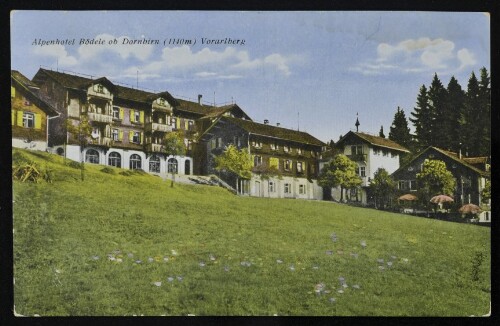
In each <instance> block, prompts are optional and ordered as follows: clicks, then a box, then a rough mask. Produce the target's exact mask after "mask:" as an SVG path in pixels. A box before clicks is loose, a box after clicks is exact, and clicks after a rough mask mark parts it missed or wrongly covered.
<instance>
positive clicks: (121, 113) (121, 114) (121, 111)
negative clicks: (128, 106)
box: [119, 108, 123, 120]
mask: <svg viewBox="0 0 500 326" xmlns="http://www.w3.org/2000/svg"><path fill="white" fill-rule="evenodd" d="M119 118H120V119H121V120H123V108H120V116H119Z"/></svg>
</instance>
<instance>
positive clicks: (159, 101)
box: [158, 97, 166, 106]
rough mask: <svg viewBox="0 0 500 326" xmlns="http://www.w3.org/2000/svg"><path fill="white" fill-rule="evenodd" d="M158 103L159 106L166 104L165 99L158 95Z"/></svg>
mask: <svg viewBox="0 0 500 326" xmlns="http://www.w3.org/2000/svg"><path fill="white" fill-rule="evenodd" d="M158 104H160V105H161V106H166V105H165V99H164V98H163V97H160V98H159V99H158Z"/></svg>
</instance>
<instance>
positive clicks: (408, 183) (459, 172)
mask: <svg viewBox="0 0 500 326" xmlns="http://www.w3.org/2000/svg"><path fill="white" fill-rule="evenodd" d="M426 159H429V160H440V161H443V162H444V163H445V164H446V168H447V169H448V170H449V171H450V172H451V173H452V174H453V176H454V177H455V179H456V181H457V182H456V189H455V193H454V200H455V203H461V204H468V203H473V204H476V205H481V204H482V198H481V191H482V190H483V188H484V187H485V184H486V180H487V179H489V178H490V177H491V173H490V164H489V162H490V160H489V158H488V157H462V155H461V153H460V152H459V153H455V152H450V151H446V150H443V149H440V148H437V147H428V148H427V149H425V150H423V151H422V152H421V153H420V154H418V155H417V156H415V157H414V158H413V159H412V160H411V161H410V162H408V163H407V164H405V165H403V166H402V167H400V168H399V169H398V170H396V171H394V173H393V174H392V177H393V178H394V180H396V181H397V182H398V188H399V189H400V190H401V191H403V192H413V191H414V192H416V191H417V190H418V183H417V173H419V172H421V171H422V166H423V163H424V161H425V160H426Z"/></svg>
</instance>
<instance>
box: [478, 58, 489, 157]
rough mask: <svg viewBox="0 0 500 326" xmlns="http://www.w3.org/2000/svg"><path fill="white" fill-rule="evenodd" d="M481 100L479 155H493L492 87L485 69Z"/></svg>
mask: <svg viewBox="0 0 500 326" xmlns="http://www.w3.org/2000/svg"><path fill="white" fill-rule="evenodd" d="M480 74H481V76H480V80H479V100H480V108H481V109H480V114H479V117H478V118H479V119H478V123H479V126H478V129H479V135H478V136H479V148H478V151H479V153H478V154H479V155H486V156H489V155H491V149H490V147H491V86H490V76H489V75H488V70H486V68H485V67H483V68H481V69H480Z"/></svg>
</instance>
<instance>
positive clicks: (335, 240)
mask: <svg viewBox="0 0 500 326" xmlns="http://www.w3.org/2000/svg"><path fill="white" fill-rule="evenodd" d="M330 238H331V239H332V241H333V242H337V235H336V234H335V232H333V233H332V234H331V235H330Z"/></svg>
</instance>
